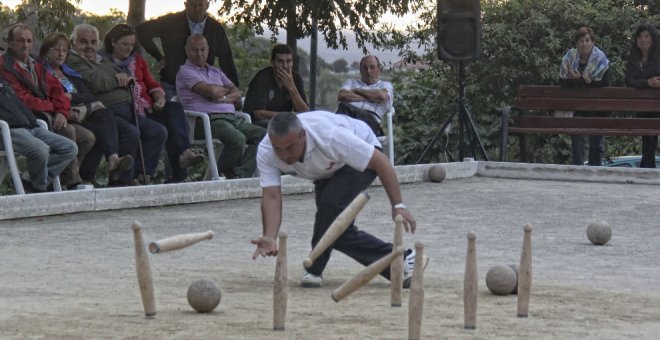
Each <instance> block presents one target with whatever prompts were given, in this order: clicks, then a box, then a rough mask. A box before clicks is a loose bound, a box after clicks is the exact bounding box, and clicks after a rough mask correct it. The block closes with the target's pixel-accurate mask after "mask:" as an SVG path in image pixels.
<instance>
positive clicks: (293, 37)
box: [286, 0, 300, 72]
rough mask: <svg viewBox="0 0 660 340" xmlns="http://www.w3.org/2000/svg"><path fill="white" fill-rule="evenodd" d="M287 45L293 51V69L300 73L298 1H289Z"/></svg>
mask: <svg viewBox="0 0 660 340" xmlns="http://www.w3.org/2000/svg"><path fill="white" fill-rule="evenodd" d="M286 44H287V45H289V47H291V49H292V50H293V69H294V70H295V71H296V72H300V70H298V67H299V65H300V60H298V33H297V32H296V0H289V7H288V8H287V16H286Z"/></svg>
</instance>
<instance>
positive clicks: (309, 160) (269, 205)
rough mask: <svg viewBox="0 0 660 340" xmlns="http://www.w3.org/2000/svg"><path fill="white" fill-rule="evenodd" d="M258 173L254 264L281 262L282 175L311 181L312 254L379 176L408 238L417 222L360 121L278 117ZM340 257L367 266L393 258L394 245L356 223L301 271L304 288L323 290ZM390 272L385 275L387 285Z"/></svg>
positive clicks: (409, 260) (409, 261)
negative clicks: (332, 262)
mask: <svg viewBox="0 0 660 340" xmlns="http://www.w3.org/2000/svg"><path fill="white" fill-rule="evenodd" d="M257 167H258V169H259V175H260V184H261V188H262V193H263V198H262V201H261V213H262V223H263V235H262V236H261V237H259V238H257V239H255V240H252V243H253V244H255V245H256V246H257V250H256V251H255V252H254V255H253V258H257V256H259V255H261V256H274V255H277V242H276V237H277V233H278V230H279V228H280V224H281V221H282V192H281V179H280V177H281V175H283V174H291V175H294V176H298V177H302V178H307V179H311V180H314V189H315V193H316V207H317V212H316V215H315V221H314V233H313V235H312V248H313V247H314V246H315V245H316V243H318V241H319V240H320V239H321V237H322V236H323V234H324V233H325V232H326V230H327V229H328V227H329V226H330V225H331V224H332V222H333V221H334V220H335V218H336V217H337V216H338V215H339V214H340V213H341V212H342V211H343V210H344V208H346V207H347V206H348V204H349V203H350V202H351V201H352V200H353V199H354V198H355V197H356V196H357V195H358V194H359V193H360V192H361V191H363V190H365V189H367V188H368V187H369V185H371V183H372V182H373V180H374V179H375V178H376V176H378V177H379V178H380V180H381V182H382V183H383V186H384V187H385V191H386V192H387V196H388V197H389V199H390V203H391V204H392V218H394V216H396V215H401V216H402V217H403V218H404V227H405V229H406V231H410V232H414V231H415V227H416V223H415V219H414V218H413V216H412V215H411V214H410V212H408V210H406V206H405V205H404V204H403V200H402V198H401V190H400V187H399V182H398V179H397V177H396V173H395V171H394V168H393V167H392V165H390V162H389V161H388V160H387V157H386V156H385V155H384V154H383V153H382V152H381V151H380V143H379V142H378V139H377V138H376V136H375V135H374V133H373V132H372V131H371V129H370V128H369V127H368V126H367V125H366V124H365V123H364V122H362V121H359V120H356V119H353V118H350V117H348V116H344V115H336V114H333V113H331V112H325V111H313V112H306V113H300V114H298V115H296V114H295V113H291V112H281V113H279V114H277V115H276V116H275V117H273V118H272V119H271V121H270V123H269V125H268V138H264V139H263V140H262V141H261V143H260V144H259V149H258V152H257ZM333 249H336V250H338V251H341V252H342V253H344V254H346V255H348V256H350V257H351V258H353V259H355V260H356V261H358V262H360V263H361V264H363V265H365V266H368V265H370V264H371V263H373V262H375V261H377V260H379V259H380V258H382V257H383V256H386V255H387V254H390V253H391V252H392V244H391V243H387V242H384V241H382V240H380V239H378V238H376V237H375V236H373V235H370V234H369V233H367V232H364V231H360V230H358V229H357V227H356V226H355V225H354V224H351V225H350V226H349V227H348V229H347V230H346V231H345V232H344V233H343V234H342V235H341V236H340V237H339V239H337V241H336V242H335V243H334V244H333V246H332V248H330V249H328V250H326V251H325V252H324V253H323V254H322V255H321V256H319V257H318V259H316V261H314V263H313V264H312V266H311V267H310V268H309V269H307V270H306V271H304V272H303V277H302V281H301V286H303V287H320V286H321V284H322V282H323V279H322V273H323V270H324V269H325V266H326V264H327V263H328V260H329V259H330V253H331V252H332V250H333ZM404 256H405V259H406V266H404V273H405V279H404V287H407V286H409V285H410V278H411V277H412V267H413V265H414V261H415V254H414V251H412V250H411V249H409V250H407V251H406V253H405V254H404ZM389 274H390V270H389V268H387V269H386V270H384V271H383V272H382V273H381V275H382V276H383V277H385V278H387V279H389Z"/></svg>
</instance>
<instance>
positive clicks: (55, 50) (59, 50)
mask: <svg viewBox="0 0 660 340" xmlns="http://www.w3.org/2000/svg"><path fill="white" fill-rule="evenodd" d="M48 51H49V52H60V53H62V54H67V53H69V50H68V49H66V48H57V47H51V48H49V49H48Z"/></svg>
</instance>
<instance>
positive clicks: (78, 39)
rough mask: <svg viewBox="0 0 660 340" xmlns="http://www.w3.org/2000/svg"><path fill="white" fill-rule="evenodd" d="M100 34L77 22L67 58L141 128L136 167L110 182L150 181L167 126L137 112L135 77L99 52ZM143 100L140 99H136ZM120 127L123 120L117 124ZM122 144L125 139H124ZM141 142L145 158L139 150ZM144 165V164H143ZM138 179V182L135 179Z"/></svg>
mask: <svg viewBox="0 0 660 340" xmlns="http://www.w3.org/2000/svg"><path fill="white" fill-rule="evenodd" d="M98 41H99V33H98V30H97V29H96V27H94V26H92V25H89V24H79V25H76V26H75V27H74V29H73V33H71V43H72V46H73V48H72V50H71V51H70V53H69V55H68V56H67V57H66V64H67V65H69V66H71V68H72V69H73V70H75V71H76V72H78V74H80V75H81V76H82V77H83V79H84V80H85V85H87V87H88V88H89V89H90V90H91V91H92V93H94V94H95V95H96V97H97V98H98V99H99V100H100V101H101V102H102V103H103V104H104V105H105V106H106V107H107V108H109V109H110V110H112V111H113V112H114V114H115V115H116V116H117V117H119V118H121V120H122V121H123V123H128V124H131V125H133V126H134V127H137V128H138V129H139V142H138V143H136V144H137V145H134V146H133V150H132V152H131V156H132V157H133V159H135V164H134V169H137V171H128V172H126V173H123V174H121V176H120V177H119V179H118V180H116V181H115V180H112V181H111V182H109V185H111V186H117V185H128V184H138V183H148V182H149V181H150V178H151V176H153V174H154V172H155V171H156V167H157V166H158V160H159V158H160V154H161V152H162V151H163V147H164V146H165V140H167V129H165V127H164V126H162V125H161V124H159V123H158V122H156V121H154V120H151V119H149V118H147V117H146V116H145V115H142V114H139V113H134V111H135V109H134V107H135V106H134V104H136V103H134V101H133V97H132V93H131V91H130V87H131V84H133V83H134V82H135V79H133V77H132V76H131V75H129V74H127V73H125V72H122V71H121V69H119V68H118V67H117V66H116V65H115V64H114V63H113V62H112V61H110V60H109V59H108V58H103V57H101V56H100V55H98V54H97V53H96V49H97V48H98ZM135 99H136V100H139V98H135ZM117 126H118V127H119V123H117ZM120 145H121V140H120ZM139 145H141V151H142V155H140V156H141V157H143V158H142V159H140V158H138V157H137V156H138V155H137V154H136V152H137V149H138V146H139ZM143 164H144V166H143ZM136 178H137V179H138V180H137V181H135V180H134V179H136Z"/></svg>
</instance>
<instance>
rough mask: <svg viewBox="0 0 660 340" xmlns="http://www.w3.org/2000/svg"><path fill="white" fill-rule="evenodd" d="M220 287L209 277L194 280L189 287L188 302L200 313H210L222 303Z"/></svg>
mask: <svg viewBox="0 0 660 340" xmlns="http://www.w3.org/2000/svg"><path fill="white" fill-rule="evenodd" d="M220 298H221V294H220V289H218V286H216V285H215V283H213V281H211V280H208V279H201V280H197V281H195V282H193V283H192V284H191V285H190V287H188V303H189V304H190V307H192V308H193V309H194V310H196V311H197V312H199V313H210V312H212V311H213V310H214V309H215V307H217V306H218V304H220Z"/></svg>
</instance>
